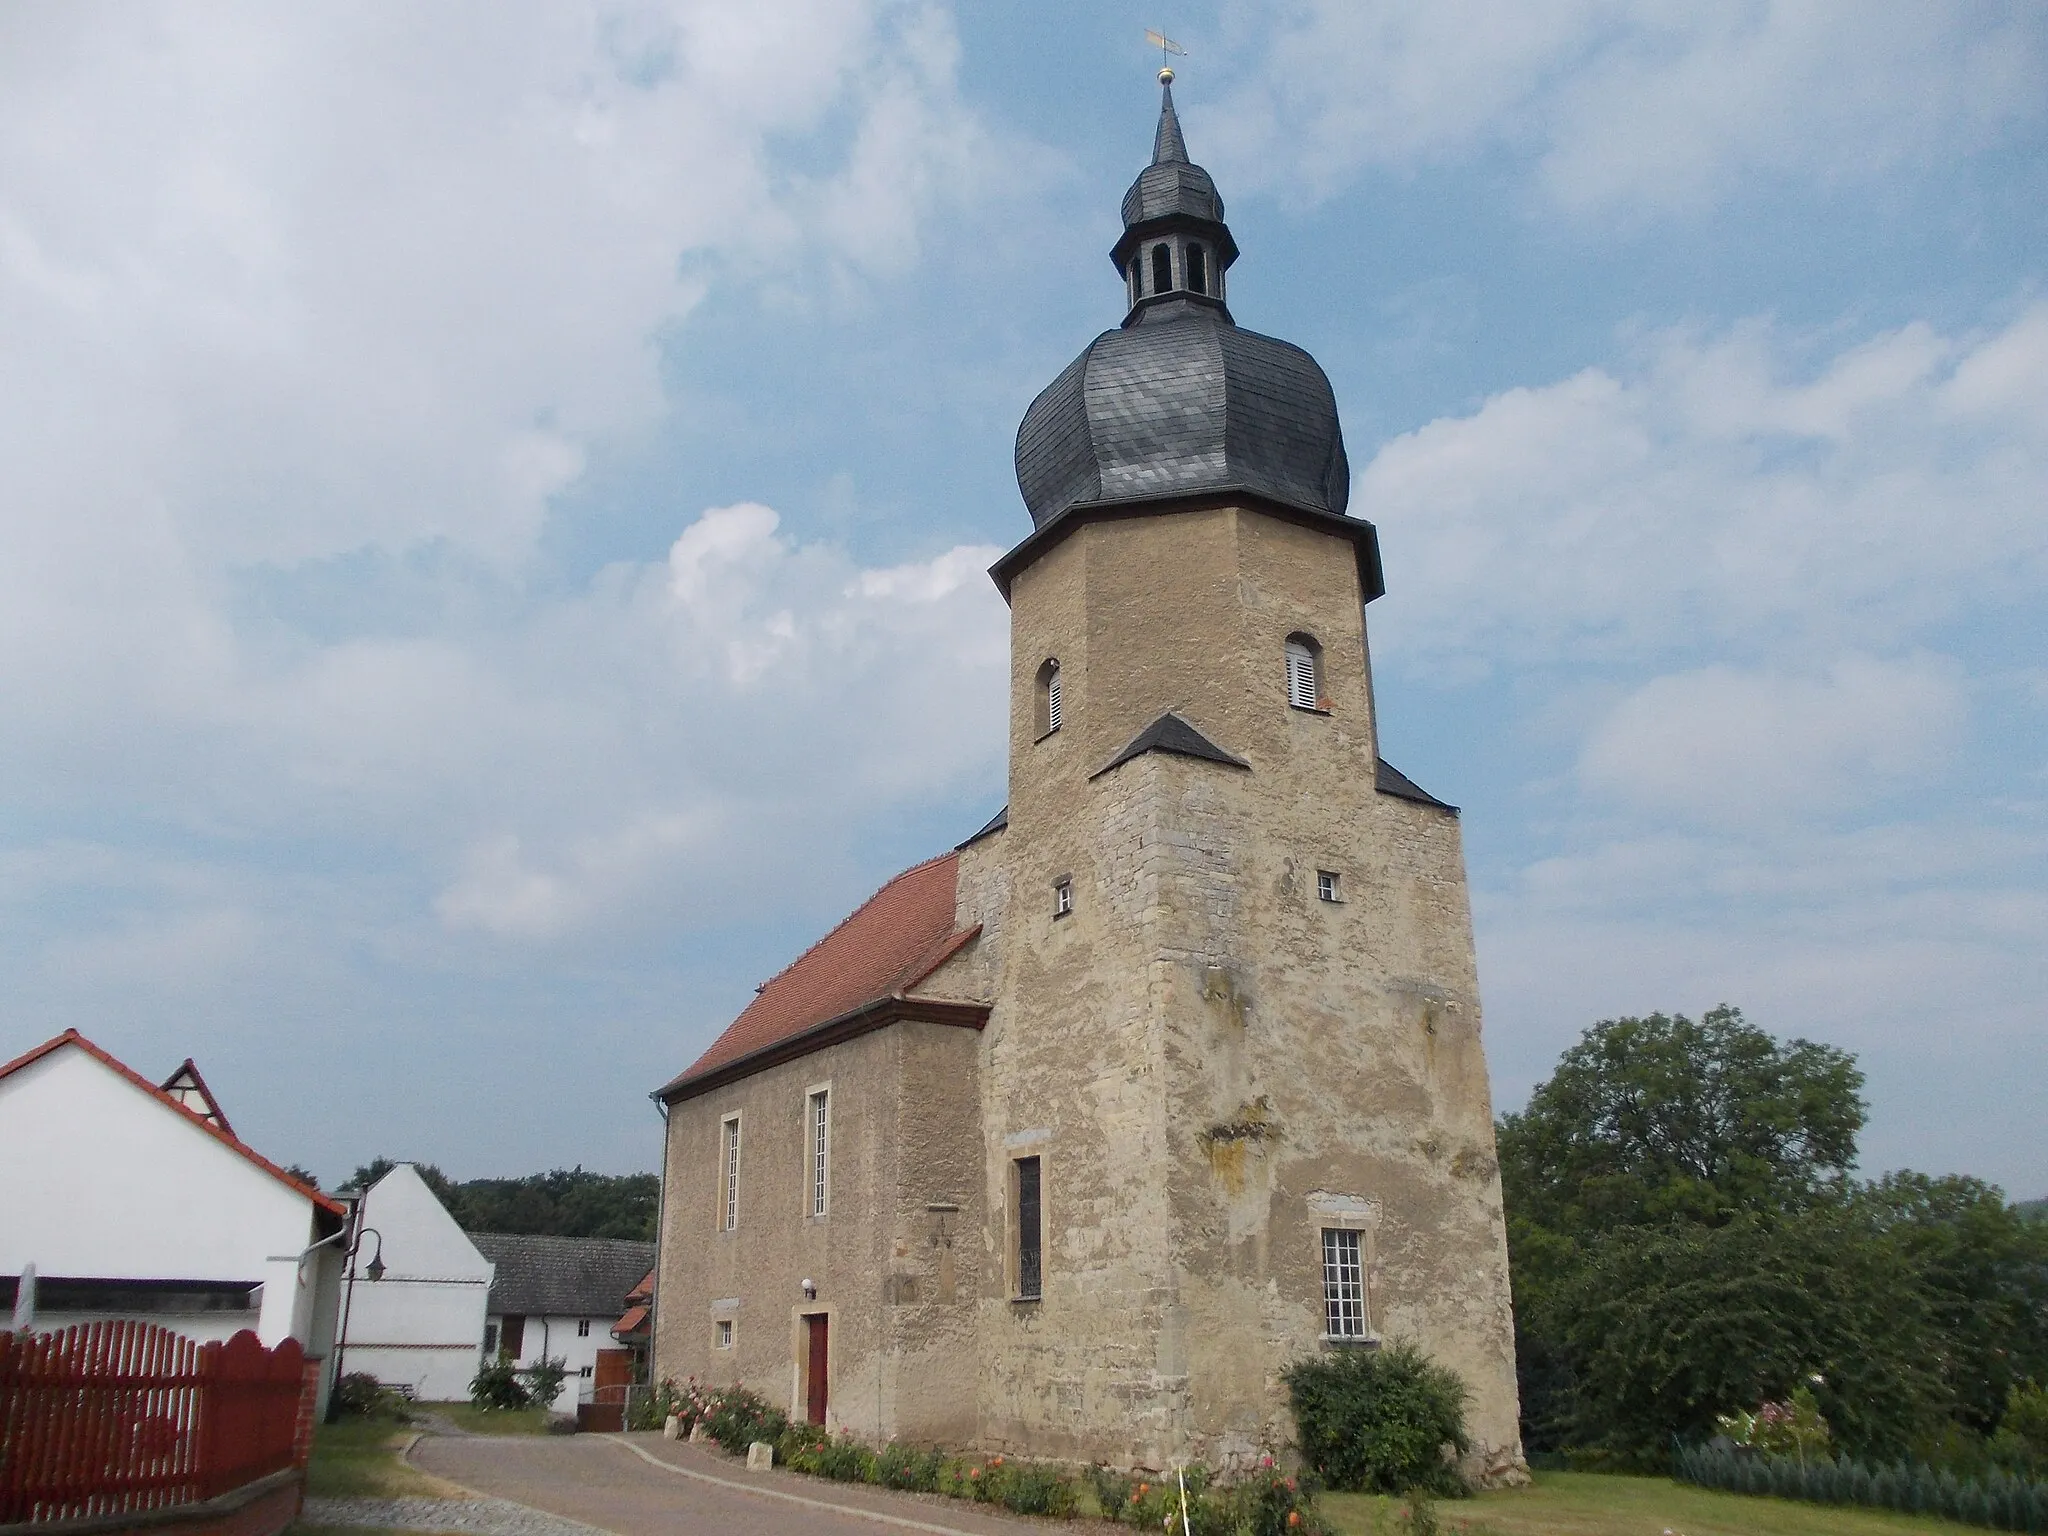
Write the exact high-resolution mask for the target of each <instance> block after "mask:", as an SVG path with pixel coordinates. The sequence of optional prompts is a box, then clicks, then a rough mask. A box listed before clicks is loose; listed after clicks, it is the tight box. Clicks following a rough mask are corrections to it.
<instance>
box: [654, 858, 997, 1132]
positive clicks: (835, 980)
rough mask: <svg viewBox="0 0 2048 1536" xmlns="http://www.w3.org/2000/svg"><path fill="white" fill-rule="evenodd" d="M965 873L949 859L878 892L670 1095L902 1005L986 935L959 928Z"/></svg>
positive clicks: (781, 979)
mask: <svg viewBox="0 0 2048 1536" xmlns="http://www.w3.org/2000/svg"><path fill="white" fill-rule="evenodd" d="M959 867H960V856H959V854H958V853H942V854H940V855H939V856H938V857H937V858H935V859H928V860H926V861H925V862H924V863H922V864H919V865H917V866H916V867H915V868H912V869H906V870H905V871H904V872H903V873H902V874H900V875H898V876H897V877H896V878H895V879H894V880H891V881H890V882H889V883H888V884H887V885H885V886H883V887H882V888H881V889H880V890H879V891H877V892H875V894H874V895H872V896H870V897H869V898H868V899H867V900H866V901H865V902H863V903H862V904H861V905H860V906H859V907H858V908H856V909H855V911H854V912H853V915H852V916H850V917H848V918H847V919H846V920H845V921H844V922H842V923H841V924H840V925H839V926H838V927H837V928H834V929H833V930H832V931H831V932H830V933H828V934H826V935H825V937H824V938H822V939H820V940H818V942H817V943H815V944H813V945H812V946H811V947H810V948H809V949H807V950H805V951H804V952H803V954H801V955H799V956H798V957H797V959H796V961H795V963H794V964H792V965H791V966H790V967H789V969H787V970H785V971H784V972H782V974H781V975H779V976H777V977H776V978H775V979H774V980H773V981H770V982H768V983H766V984H765V985H763V986H762V988H761V990H760V992H759V994H758V995H756V997H755V998H754V1000H753V1001H752V1002H751V1003H749V1004H747V1007H746V1011H745V1012H743V1013H742V1014H741V1015H740V1016H739V1017H738V1018H736V1019H734V1020H733V1021H732V1023H731V1024H729V1025H728V1026H727V1027H726V1031H725V1033H724V1034H722V1035H720V1036H719V1037H718V1038H717V1039H716V1040H715V1041H713V1042H712V1044H711V1049H710V1050H708V1051H706V1052H705V1053H704V1054H703V1055H702V1056H699V1057H698V1058H697V1060H696V1061H695V1063H693V1064H692V1065H691V1067H690V1068H689V1070H688V1071H686V1072H684V1073H683V1075H682V1076H681V1077H678V1078H677V1079H676V1080H675V1081H674V1082H673V1083H671V1084H670V1085H669V1088H670V1089H673V1088H678V1087H681V1086H682V1085H684V1084H686V1083H689V1082H691V1081H692V1080H693V1079H696V1078H700V1077H703V1076H705V1075H706V1074H707V1073H710V1072H713V1071H716V1070H717V1069H718V1068H720V1067H723V1066H727V1065H729V1064H731V1063H732V1062H735V1061H738V1060H739V1059H740V1058H742V1057H745V1056H751V1055H753V1054H754V1053H755V1052H757V1051H764V1050H767V1049H768V1048H769V1047H770V1046H774V1045H779V1044H781V1043H782V1042H783V1041H786V1040H789V1039H791V1038H793V1037H795V1036H797V1035H801V1034H803V1033H804V1032H805V1031H806V1030H810V1029H814V1028H816V1027H817V1026H818V1025H820V1024H826V1023H829V1022H830V1021H832V1020H833V1019H837V1018H841V1017H843V1016H844V1015H846V1014H849V1013H852V1012H854V1011H855V1010H857V1009H860V1008H864V1007H866V1006H868V1005H869V1004H871V1003H877V1002H881V1001H883V1000H884V999H887V998H891V997H901V996H902V995H904V994H905V993H906V992H908V991H909V990H910V989H911V988H912V987H915V986H916V985H917V984H918V983H919V982H921V981H923V980H924V979H925V978H926V977H927V976H929V975H931V974H932V972H934V971H936V970H937V969H938V968H939V967H940V966H941V965H943V964H945V962H946V961H947V960H948V959H949V958H951V957H952V955H953V954H954V953H955V952H957V951H958V950H959V949H960V948H961V946H962V945H964V944H966V943H967V941H968V940H970V939H972V938H973V937H974V936H975V935H976V934H977V933H979V932H980V931H981V930H980V929H979V928H970V929H966V930H958V929H955V928H954V926H953V913H954V907H955V900H956V883H957V875H958V872H959ZM666 1091H668V1090H664V1092H666Z"/></svg>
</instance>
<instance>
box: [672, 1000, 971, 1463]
mask: <svg viewBox="0 0 2048 1536" xmlns="http://www.w3.org/2000/svg"><path fill="white" fill-rule="evenodd" d="M978 1047H979V1036H978V1033H977V1032H976V1031H974V1030H971V1029H962V1028H955V1027H951V1026H946V1025H939V1024H929V1023H896V1024H892V1025H889V1026H887V1027H886V1028H884V1029H881V1030H878V1031H876V1032H874V1033H871V1034H866V1035H861V1036H858V1037H856V1038H854V1039H852V1040H847V1041H844V1042H842V1043H840V1044H838V1045H834V1046H831V1047H828V1048H827V1049H825V1050H822V1051H817V1052H814V1053H812V1054H811V1055H808V1056H804V1057H799V1058H798V1059H796V1060H794V1061H788V1062H784V1063H782V1064H780V1065H778V1066H773V1067H770V1068H768V1069H766V1070H765V1071H762V1072H760V1073H757V1074H756V1075H754V1076H752V1077H749V1078H744V1079H742V1080H740V1081H739V1082H736V1083H730V1084H727V1085H725V1086H724V1087H721V1088H716V1089H713V1090H712V1091H710V1092H709V1093H705V1094H702V1095H700V1096H698V1097H696V1098H693V1099H687V1100H684V1101H683V1102H681V1103H679V1104H677V1105H675V1106H674V1108H673V1109H671V1111H670V1113H669V1123H668V1143H667V1159H666V1161H667V1173H666V1177H667V1195H666V1201H665V1205H664V1209H663V1230H662V1240H661V1249H660V1265H661V1272H660V1287H661V1289H660V1303H659V1311H658V1317H657V1330H658V1331H657V1335H656V1339H655V1370H656V1372H657V1374H658V1375H660V1376H674V1377H676V1378H678V1379H681V1378H683V1377H685V1376H696V1377H697V1378H698V1379H699V1380H701V1381H709V1382H714V1383H724V1382H730V1381H743V1382H745V1383H746V1384H747V1385H748V1386H749V1387H751V1388H753V1389H754V1390H755V1391H757V1392H760V1393H761V1394H762V1395H763V1396H765V1397H767V1398H768V1399H769V1400H770V1401H771V1402H775V1403H778V1404H780V1405H782V1406H784V1407H787V1408H789V1409H790V1411H791V1412H792V1413H794V1414H797V1415H799V1416H800V1415H801V1413H802V1411H803V1407H804V1404H803V1401H802V1397H801V1390H800V1383H801V1363H802V1361H803V1359H804V1346H805V1334H804V1325H803V1323H802V1318H803V1316H804V1315H805V1314H807V1313H819V1312H822V1313H825V1314H826V1315H828V1316H829V1317H830V1319H831V1323H830V1334H829V1337H830V1350H831V1359H830V1380H831V1390H830V1411H829V1417H828V1423H829V1424H830V1425H831V1426H832V1427H833V1428H835V1429H845V1430H851V1431H854V1432H856V1433H860V1434H863V1435H868V1436H872V1437H874V1438H877V1439H888V1438H891V1437H897V1436H900V1437H903V1438H908V1439H929V1440H933V1441H944V1442H947V1443H952V1444H958V1443H962V1442H964V1441H966V1440H969V1439H971V1438H972V1436H973V1434H974V1431H975V1423H976V1421H975V1403H974V1394H973V1388H972V1378H971V1376H969V1377H967V1378H966V1379H965V1380H964V1381H963V1372H962V1370H961V1367H960V1363H959V1362H960V1360H961V1359H962V1358H963V1357H964V1356H965V1355H967V1354H968V1353H970V1352H971V1351H972V1348H973V1339H972V1337H971V1332H972V1328H973V1317H974V1302H975V1297H976V1294H977V1289H978V1287H979V1285H980V1274H981V1271H980V1267H979V1265H978V1263H977V1262H975V1261H974V1259H975V1245H974V1244H973V1243H971V1242H968V1243H963V1242H961V1241H960V1237H959V1234H960V1233H962V1232H963V1231H964V1232H968V1233H975V1234H978V1232H979V1230H980V1228H981V1226H982V1225H983V1217H982V1212H981V1207H980V1192H981V1179H980V1168H981V1146H980V1136H979V1127H978V1124H977V1119H976V1117H977V1113H978V1102H977V1093H976V1083H975V1080H976V1072H977V1056H978ZM820 1087H824V1088H828V1089H829V1091H830V1094H831V1098H830V1101H829V1102H830V1112H831V1142H830V1203H829V1209H828V1211H827V1213H826V1214H825V1215H823V1216H812V1215H810V1214H809V1211H810V1206H809V1204H808V1200H809V1195H810V1184H809V1152H810V1142H809V1134H808V1126H807V1125H806V1123H805V1111H806V1105H807V1101H808V1098H809V1095H810V1094H811V1093H812V1092H813V1091H815V1090H816V1089H818V1088H820ZM735 1111H737V1112H738V1113H739V1114H740V1115H741V1141H740V1146H741V1151H740V1196H739V1223H738V1226H737V1228H736V1229H735V1230H733V1231H723V1230H721V1229H720V1227H719V1221H718V1217H719V1211H720V1201H721V1189H722V1184H721V1168H720V1148H721V1140H720V1134H721V1133H720V1126H721V1124H722V1122H723V1121H724V1118H725V1117H726V1116H727V1115H730V1114H732V1113H734V1112H735ZM947 1206H952V1207H957V1209H953V1210H947V1209H944V1207H947ZM933 1207H940V1209H933ZM806 1278H808V1279H811V1280H813V1281H814V1282H816V1285H817V1292H818V1294H817V1298H816V1300H815V1301H812V1300H808V1299H806V1298H805V1297H804V1295H803V1292H802V1288H801V1287H802V1283H803V1281H804V1280H805V1279H806ZM719 1318H730V1319H732V1320H733V1323H734V1347H733V1348H732V1349H731V1350H729V1351H728V1350H722V1349H718V1348H716V1347H715V1346H714V1326H715V1323H716V1322H717V1320H718V1319H719Z"/></svg>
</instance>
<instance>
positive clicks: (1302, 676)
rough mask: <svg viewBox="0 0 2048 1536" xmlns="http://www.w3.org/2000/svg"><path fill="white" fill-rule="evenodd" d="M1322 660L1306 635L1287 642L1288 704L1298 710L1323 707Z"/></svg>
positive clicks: (1294, 637) (1297, 636) (1296, 636)
mask: <svg viewBox="0 0 2048 1536" xmlns="http://www.w3.org/2000/svg"><path fill="white" fill-rule="evenodd" d="M1322 670H1323V669H1322V659H1321V657H1319V656H1318V655H1317V654H1316V647H1315V643H1314V642H1313V641H1311V640H1310V639H1308V637H1307V636H1305V635H1295V636H1293V637H1292V638H1290V639H1289V640H1288V642H1287V702H1288V703H1289V704H1292V705H1293V706H1294V707H1295V708H1296V709H1321V708H1322V707H1323V687H1322V684H1323V678H1322Z"/></svg>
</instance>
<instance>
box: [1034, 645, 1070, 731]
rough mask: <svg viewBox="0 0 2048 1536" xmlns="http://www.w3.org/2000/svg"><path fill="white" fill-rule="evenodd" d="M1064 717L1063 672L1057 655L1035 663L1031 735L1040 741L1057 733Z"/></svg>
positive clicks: (1064, 686)
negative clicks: (1036, 666) (1036, 669)
mask: <svg viewBox="0 0 2048 1536" xmlns="http://www.w3.org/2000/svg"><path fill="white" fill-rule="evenodd" d="M1066 720H1067V685H1066V672H1065V669H1064V668H1062V667H1061V666H1060V659H1059V657H1057V656H1048V657H1046V658H1045V660H1044V661H1042V662H1040V663H1039V664H1038V673H1037V675H1036V677H1034V679H1033V680H1032V688H1031V733H1032V735H1031V739H1032V740H1033V741H1034V742H1040V741H1044V740H1045V739H1046V737H1048V736H1054V735H1057V734H1058V733H1059V728H1060V727H1061V726H1062V725H1064V724H1066Z"/></svg>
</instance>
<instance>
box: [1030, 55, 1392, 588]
mask: <svg viewBox="0 0 2048 1536" xmlns="http://www.w3.org/2000/svg"><path fill="white" fill-rule="evenodd" d="M1123 217H1124V225H1125V230H1124V235H1123V237H1122V239H1120V240H1119V241H1118V243H1117V246H1116V249H1115V250H1114V251H1113V252H1112V253H1111V259H1112V260H1113V261H1115V262H1116V263H1117V265H1118V268H1119V270H1122V267H1123V263H1124V262H1125V260H1126V259H1128V257H1129V256H1130V255H1131V254H1132V253H1133V252H1134V251H1135V250H1136V249H1137V247H1138V245H1140V244H1142V243H1143V242H1144V241H1145V240H1149V239H1151V238H1153V237H1154V236H1155V235H1157V234H1163V233H1166V232H1168V231H1169V230H1171V229H1182V230H1186V231H1189V232H1191V233H1193V234H1195V235H1197V236H1198V237H1199V238H1200V239H1201V240H1202V241H1203V242H1205V243H1206V244H1207V245H1208V246H1209V247H1210V248H1211V249H1212V251H1214V253H1215V258H1216V261H1217V264H1218V266H1219V267H1223V266H1228V265H1229V264H1230V262H1231V261H1232V260H1233V259H1234V258H1235V256H1236V254H1237V247H1236V242H1235V241H1234V240H1232V238H1231V235H1230V230H1229V228H1228V226H1226V225H1225V224H1224V223H1223V200H1222V199H1221V198H1220V197H1218V196H1217V195H1216V187H1215V183H1214V182H1213V181H1211V180H1210V178H1209V173H1208V172H1207V171H1205V170H1203V169H1202V168H1201V167H1200V166H1198V165H1193V164H1190V163H1189V161H1188V158H1187V146H1186V144H1185V143H1184V142H1183V140H1182V137H1181V132H1180V121H1179V119H1178V118H1177V117H1176V116H1175V115H1174V110H1173V91H1172V89H1171V87H1168V88H1167V89H1166V91H1165V93H1164V95H1163V97H1162V98H1161V104H1160V118H1159V132H1158V135H1157V136H1156V138H1155V139H1154V142H1153V163H1152V164H1151V165H1149V166H1147V167H1146V168H1145V169H1144V170H1143V171H1142V172H1141V173H1140V174H1139V176H1138V179H1137V181H1136V182H1135V183H1133V185H1132V187H1131V190H1130V192H1129V193H1128V194H1127V195H1126V196H1125V198H1124V206H1123ZM1016 463H1017V486H1018V489H1019V490H1020V491H1022V492H1023V495H1024V504H1025V505H1026V506H1027V507H1028V508H1030V511H1031V520H1032V523H1033V524H1034V526H1036V527H1039V528H1044V527H1046V526H1047V525H1049V524H1050V523H1052V522H1054V521H1056V520H1057V519H1059V518H1060V517H1062V516H1063V515H1064V514H1066V513H1067V512H1069V511H1070V510H1073V509H1075V508H1077V507H1090V506H1098V505H1119V504H1123V503H1127V502H1132V501H1139V500H1153V499H1160V498H1176V497H1186V496H1190V495H1200V494H1203V493H1205V492H1216V491H1232V492H1237V493H1241V494H1248V495H1252V496H1257V497H1261V498H1263V499H1265V500H1268V501H1272V502H1276V503H1279V504H1280V505H1282V506H1285V507H1290V508H1295V509H1298V510H1301V511H1305V512H1309V513H1321V514H1325V515H1335V516H1341V515H1342V513H1343V511H1344V509H1345V507H1346V505H1347V504H1348V503H1349V502H1350V499H1351V466H1350V462H1349V461H1348V460H1347V458H1346V457H1345V454H1344V434H1343V431H1342V429H1341V428H1340V426H1339V425H1338V421H1337V400H1336V395H1335V394H1334V393H1333V392H1332V390H1331V388H1330V381H1329V378H1328V377H1327V376H1326V375H1325V374H1324V373H1323V370H1322V369H1321V368H1320V367H1319V366H1317V364H1316V360H1315V359H1314V358H1312V357H1310V356H1309V355H1308V353H1306V352H1304V351H1302V349H1301V348H1299V347H1296V346H1292V345H1290V344H1289V343H1287V342H1284V341H1278V340H1275V339H1274V338H1273V337H1271V336H1262V335H1260V334H1259V333H1258V332H1256V331H1247V330H1242V329H1240V328H1239V327H1238V326H1237V324H1236V323H1235V322H1234V321H1233V320H1232V319H1231V316H1230V311H1229V309H1228V308H1226V307H1225V306H1224V305H1223V304H1222V302H1221V301H1220V300H1217V299H1215V298H1211V297H1208V296H1206V295H1202V294H1194V293H1188V292H1176V293H1172V294H1166V295H1156V296H1148V297H1145V298H1142V299H1140V300H1139V301H1138V302H1137V303H1136V304H1135V305H1134V306H1133V307H1132V309H1131V311H1130V313H1129V314H1128V315H1127V316H1126V317H1125V319H1124V323H1123V327H1122V329H1120V330H1114V331H1105V332H1104V333H1103V334H1102V335H1100V336H1098V337H1096V338H1095V340H1094V341H1092V342H1090V343H1089V344H1088V347H1087V349H1086V350H1085V351H1083V352H1082V354H1081V355H1080V356H1079V357H1078V358H1076V359H1075V360H1074V361H1073V362H1072V363H1071V364H1069V365H1068V366H1067V368H1066V369H1065V370H1064V371H1062V372H1061V374H1060V376H1059V377H1058V378H1056V379H1054V380H1053V382H1052V383H1051V384H1050V385H1048V386H1047V387H1046V389H1045V391H1044V392H1043V393H1042V394H1040V395H1039V397H1038V398H1037V399H1036V400H1034V401H1032V402H1031V408H1030V409H1029V410H1028V411H1026V412H1025V413H1024V421H1023V424H1022V425H1021V426H1020V427H1019V428H1018V429H1017V451H1016ZM1374 595H1377V594H1374Z"/></svg>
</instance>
